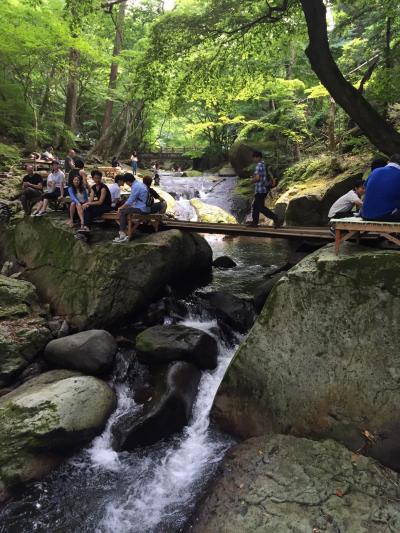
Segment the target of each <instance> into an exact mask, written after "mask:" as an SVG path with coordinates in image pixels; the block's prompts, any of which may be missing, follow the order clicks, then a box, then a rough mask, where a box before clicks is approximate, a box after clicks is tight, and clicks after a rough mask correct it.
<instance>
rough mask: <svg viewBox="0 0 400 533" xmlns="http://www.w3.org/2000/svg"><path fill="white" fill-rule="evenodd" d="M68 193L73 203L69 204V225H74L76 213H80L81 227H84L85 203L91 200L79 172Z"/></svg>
mask: <svg viewBox="0 0 400 533" xmlns="http://www.w3.org/2000/svg"><path fill="white" fill-rule="evenodd" d="M68 194H69V196H70V198H71V204H70V206H69V221H68V225H69V226H71V227H72V226H73V225H74V217H75V213H78V216H79V220H80V222H81V229H83V228H84V220H83V207H82V206H83V205H84V204H86V203H87V202H88V200H89V197H88V193H87V190H86V188H85V186H84V185H83V179H82V176H80V175H79V174H78V175H76V176H74V178H73V180H72V184H71V187H68Z"/></svg>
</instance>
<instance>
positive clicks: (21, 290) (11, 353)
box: [0, 275, 51, 387]
mask: <svg viewBox="0 0 400 533" xmlns="http://www.w3.org/2000/svg"><path fill="white" fill-rule="evenodd" d="M50 338H51V334H50V330H49V329H48V328H47V323H46V320H45V319H44V318H43V309H42V308H41V307H40V306H39V301H38V297H37V294H36V289H35V287H34V286H33V285H32V284H31V283H29V282H27V281H22V280H16V279H12V278H9V277H6V276H1V275H0V387H3V386H5V385H8V384H9V383H11V382H12V380H13V379H14V378H15V377H17V376H18V374H20V373H21V372H22V371H23V370H24V368H26V367H27V366H28V365H29V363H30V362H31V361H33V359H34V358H35V357H36V355H38V354H39V353H40V352H41V350H42V349H43V348H44V347H45V345H46V343H47V342H48V340H49V339H50Z"/></svg>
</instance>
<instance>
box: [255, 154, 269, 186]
mask: <svg viewBox="0 0 400 533" xmlns="http://www.w3.org/2000/svg"><path fill="white" fill-rule="evenodd" d="M256 175H258V176H259V177H260V181H256V182H255V193H256V194H267V193H268V190H269V179H268V177H267V168H266V166H265V163H264V161H260V163H257V166H256V170H255V172H254V176H256Z"/></svg>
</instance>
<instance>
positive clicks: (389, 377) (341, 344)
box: [213, 244, 400, 469]
mask: <svg viewBox="0 0 400 533" xmlns="http://www.w3.org/2000/svg"><path fill="white" fill-rule="evenodd" d="M399 259H400V256H399V254H398V252H395V251H377V250H374V249H369V248H361V247H358V246H356V245H351V244H347V246H343V248H342V249H341V255H340V257H336V256H335V254H334V252H333V247H332V246H331V245H329V246H327V247H325V248H322V249H321V250H319V251H317V252H315V253H313V254H312V255H310V256H308V257H307V258H305V259H304V260H303V261H301V262H300V263H299V264H298V265H297V266H296V267H294V268H293V269H292V270H290V271H289V272H288V273H287V275H286V276H285V277H284V278H282V279H281V280H280V281H279V283H278V284H277V285H276V287H275V288H274V289H273V291H272V293H271V295H270V296H269V298H268V300H267V302H266V304H265V306H264V309H263V311H262V313H261V315H260V317H259V318H258V320H257V322H256V324H255V326H254V328H253V329H252V331H251V332H250V334H249V336H248V338H247V340H246V341H245V342H244V344H243V345H242V346H241V347H240V349H239V351H238V352H237V354H236V355H235V358H234V360H233V362H232V364H231V366H230V367H229V370H228V372H227V374H226V376H225V378H224V381H223V383H222V385H221V387H220V389H219V391H218V394H217V397H216V400H215V405H214V409H213V414H214V417H215V418H217V419H218V420H219V421H220V423H221V424H222V426H223V427H224V428H225V429H228V430H229V431H232V432H234V433H237V434H239V435H242V436H245V437H246V436H255V435H261V434H264V433H267V432H269V431H272V430H274V431H277V432H284V433H291V434H294V435H300V436H317V437H329V438H333V439H335V440H337V441H339V442H341V443H342V444H344V445H346V446H347V447H349V448H350V449H351V450H353V451H356V450H361V451H363V452H364V453H366V454H368V455H371V456H372V457H374V458H376V459H378V460H380V461H381V462H382V463H383V464H385V465H388V466H390V467H392V468H394V469H400V439H399V427H400V415H399V410H398V406H399V403H400V387H399V376H400V337H399V335H398V324H399V322H400V260H399Z"/></svg>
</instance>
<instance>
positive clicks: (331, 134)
mask: <svg viewBox="0 0 400 533" xmlns="http://www.w3.org/2000/svg"><path fill="white" fill-rule="evenodd" d="M335 125H336V102H335V100H334V99H333V98H332V96H330V97H329V111H328V145H329V150H330V151H331V152H336V135H335Z"/></svg>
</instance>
